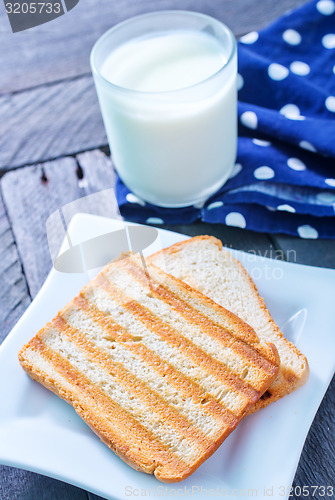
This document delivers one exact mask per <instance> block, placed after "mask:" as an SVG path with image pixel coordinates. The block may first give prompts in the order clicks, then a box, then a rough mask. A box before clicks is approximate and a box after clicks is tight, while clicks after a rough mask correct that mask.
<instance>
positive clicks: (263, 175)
mask: <svg viewBox="0 0 335 500" xmlns="http://www.w3.org/2000/svg"><path fill="white" fill-rule="evenodd" d="M274 176H275V173H274V170H273V169H272V168H271V167H268V166H266V165H263V166H262V167H258V168H256V170H255V171H254V177H255V178H256V179H258V180H268V179H272V178H273V177H274Z"/></svg>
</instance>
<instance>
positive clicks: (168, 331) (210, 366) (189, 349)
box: [96, 275, 260, 405]
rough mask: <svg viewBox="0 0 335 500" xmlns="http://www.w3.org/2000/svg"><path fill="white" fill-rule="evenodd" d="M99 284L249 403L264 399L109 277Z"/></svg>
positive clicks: (100, 280)
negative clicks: (133, 298) (132, 297)
mask: <svg viewBox="0 0 335 500" xmlns="http://www.w3.org/2000/svg"><path fill="white" fill-rule="evenodd" d="M96 285H98V286H101V288H103V289H104V290H105V291H106V292H108V293H109V294H110V295H111V296H112V297H113V299H114V300H115V301H117V302H118V303H119V304H120V305H122V307H124V308H125V309H126V310H127V311H129V312H131V313H132V314H134V316H135V317H136V318H137V319H139V320H140V321H141V322H142V323H143V324H145V325H146V327H147V328H149V330H151V331H152V332H154V333H155V334H157V335H159V336H160V337H162V338H163V339H164V340H165V341H167V342H168V343H170V344H172V345H174V346H176V347H177V348H178V349H180V350H182V352H183V354H184V355H185V356H187V357H189V358H191V359H192V360H193V361H195V362H196V363H197V364H199V365H200V366H202V367H204V368H205V369H206V371H207V372H209V373H211V374H213V375H214V376H216V377H217V378H219V379H220V380H221V381H222V382H224V383H225V384H226V385H227V386H228V387H230V388H231V389H232V390H233V391H234V392H235V393H237V394H238V395H243V397H244V398H245V404H246V405H247V404H248V402H251V403H252V402H255V401H257V399H258V398H259V396H260V393H259V391H257V389H254V388H253V387H252V386H250V385H249V384H247V383H246V382H244V381H242V380H241V379H240V378H239V377H238V376H237V375H235V374H234V373H232V372H231V371H229V369H228V368H227V367H226V366H224V365H223V364H221V363H220V362H219V361H217V360H215V359H213V358H212V357H211V356H210V355H209V354H207V353H206V352H205V351H203V350H202V349H200V348H199V347H198V346H196V345H195V344H193V343H192V342H191V341H190V340H188V339H187V338H185V337H184V336H183V335H182V334H181V333H179V332H176V331H175V330H174V329H173V328H172V327H170V326H169V325H168V324H167V323H164V322H163V321H161V320H160V319H159V318H158V317H157V316H155V315H154V314H153V313H152V312H151V311H149V310H148V309H147V308H146V307H144V306H142V305H141V304H139V303H138V302H136V301H134V300H132V299H130V298H129V297H128V296H126V295H125V294H124V293H123V292H122V291H121V290H120V288H119V287H117V286H116V285H114V284H112V283H111V282H110V281H108V279H107V278H106V277H104V276H103V275H99V276H98V278H97V279H96Z"/></svg>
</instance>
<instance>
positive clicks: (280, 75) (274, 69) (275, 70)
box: [268, 63, 289, 81]
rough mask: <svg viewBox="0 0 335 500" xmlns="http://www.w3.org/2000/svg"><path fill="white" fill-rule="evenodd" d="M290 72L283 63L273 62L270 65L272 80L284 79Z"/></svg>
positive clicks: (269, 72)
mask: <svg viewBox="0 0 335 500" xmlns="http://www.w3.org/2000/svg"><path fill="white" fill-rule="evenodd" d="M288 74H289V71H288V69H287V68H285V66H282V65H281V64H277V63H272V64H270V66H269V67H268V75H269V77H270V78H271V79H272V80H276V81H280V80H284V78H286V77H287V76H288Z"/></svg>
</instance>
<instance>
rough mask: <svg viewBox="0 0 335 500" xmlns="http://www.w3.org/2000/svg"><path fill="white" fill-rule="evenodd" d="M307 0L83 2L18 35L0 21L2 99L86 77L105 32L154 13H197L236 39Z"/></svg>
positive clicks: (5, 21) (3, 17)
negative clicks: (92, 53)
mask: <svg viewBox="0 0 335 500" xmlns="http://www.w3.org/2000/svg"><path fill="white" fill-rule="evenodd" d="M305 1H306V0H281V1H280V2H278V0H262V1H261V2H255V1H254V0H239V1H237V0H141V1H140V2H139V1H138V0H121V1H117V2H113V1H111V0H99V2H97V1H96V0H81V1H80V2H79V4H78V5H77V6H76V7H75V8H74V9H73V10H72V11H70V12H69V13H67V14H66V15H65V16H62V17H59V18H57V19H55V20H53V21H51V22H49V23H47V24H45V25H42V26H39V27H36V28H32V29H30V30H27V31H22V32H20V33H15V34H14V35H13V34H12V33H11V30H10V26H9V22H8V20H7V19H6V16H5V15H4V13H2V15H1V17H0V47H1V54H0V66H1V84H0V93H3V92H12V91H17V90H22V89H27V88H31V87H34V86H36V85H41V84H45V83H50V82H55V81H60V80H64V79H67V78H72V77H76V76H78V75H83V74H87V73H89V72H90V67H89V54H90V51H91V48H92V46H93V44H94V42H95V41H96V40H97V38H98V37H99V36H100V35H101V34H102V33H103V32H104V31H106V30H107V29H109V28H110V27H112V26H113V25H114V24H116V23H118V22H119V21H122V20H124V19H126V18H128V17H131V16H134V15H137V14H142V13H145V12H150V11H153V10H164V9H182V10H195V11H199V12H204V13H206V14H209V15H212V16H215V17H217V18H218V19H220V20H222V21H224V22H225V23H226V24H228V25H229V26H230V27H231V29H232V30H233V32H234V33H235V34H236V35H240V34H244V33H247V32H248V31H251V30H255V29H256V30H257V29H260V28H262V27H264V26H266V25H267V24H269V23H270V22H271V21H273V20H274V19H276V18H278V17H279V16H280V15H282V14H283V13H284V12H286V11H287V10H289V9H291V8H293V7H295V6H297V5H301V4H303V3H304V2H305Z"/></svg>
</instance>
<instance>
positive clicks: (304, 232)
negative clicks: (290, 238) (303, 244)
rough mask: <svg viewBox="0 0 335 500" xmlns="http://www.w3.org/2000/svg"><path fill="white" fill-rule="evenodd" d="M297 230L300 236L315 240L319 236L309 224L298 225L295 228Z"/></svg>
mask: <svg viewBox="0 0 335 500" xmlns="http://www.w3.org/2000/svg"><path fill="white" fill-rule="evenodd" d="M297 232H298V234H299V236H300V238H306V239H309V240H316V239H317V238H318V237H319V233H318V232H317V230H316V229H315V228H314V227H312V226H310V225H309V224H305V225H303V226H299V227H298V228H297Z"/></svg>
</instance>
